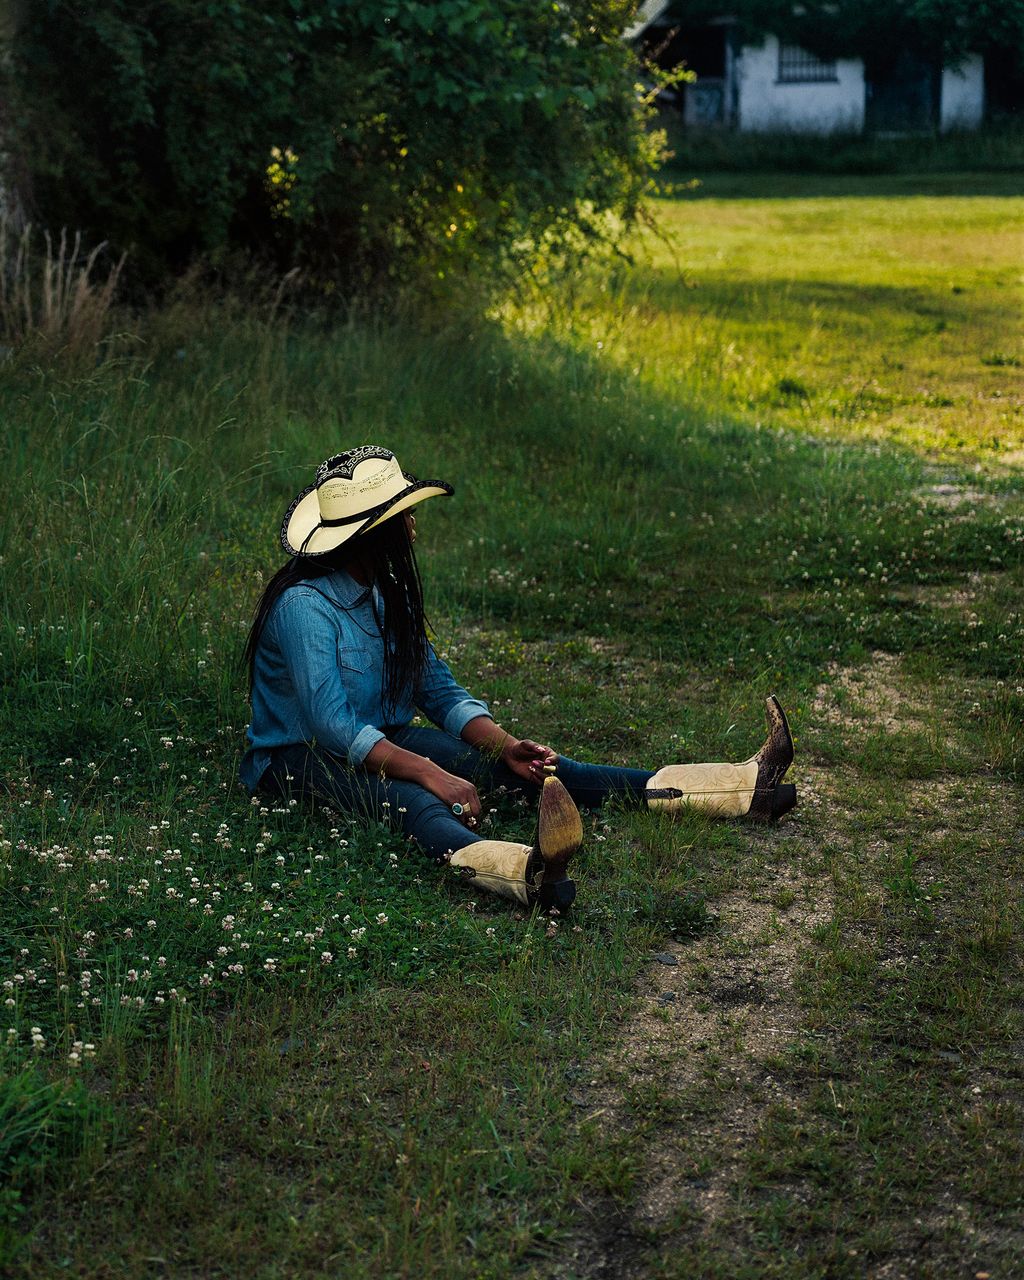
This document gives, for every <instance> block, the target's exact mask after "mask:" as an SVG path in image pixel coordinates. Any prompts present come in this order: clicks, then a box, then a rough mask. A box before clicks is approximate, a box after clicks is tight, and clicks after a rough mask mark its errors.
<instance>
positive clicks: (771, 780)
mask: <svg viewBox="0 0 1024 1280" xmlns="http://www.w3.org/2000/svg"><path fill="white" fill-rule="evenodd" d="M764 706H765V716H766V718H767V720H768V737H767V738H766V739H765V742H764V745H763V746H762V747H761V750H760V751H759V752H758V753H757V755H756V756H755V757H754V760H755V762H756V764H757V782H756V783H755V784H754V795H753V798H752V799H751V803H750V809H749V811H748V813H747V817H749V818H752V819H753V820H754V821H755V822H770V821H772V820H773V819H776V818H781V817H782V815H783V814H784V813H788V812H789V811H790V809H792V808H793V807H794V806H795V805H796V787H794V786H793V785H792V784H791V783H783V782H782V779H783V778H784V777H785V776H786V772H787V770H788V769H789V766H790V765H791V764H792V763H793V735H792V733H791V732H790V728H789V721H788V720H787V718H786V713H785V711H783V709H782V703H781V702H779V700H778V698H777V697H776V696H775V694H774V693H773V694H772V695H771V696H770V697H769V698H766V699H765V704H764Z"/></svg>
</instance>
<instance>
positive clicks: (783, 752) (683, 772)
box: [645, 694, 796, 822]
mask: <svg viewBox="0 0 1024 1280" xmlns="http://www.w3.org/2000/svg"><path fill="white" fill-rule="evenodd" d="M765 713H766V715H767V719H768V737H767V738H766V739H765V742H764V745H763V746H762V747H761V750H760V751H758V752H757V754H756V755H753V756H751V757H750V759H749V760H744V761H743V763H742V764H670V765H667V766H666V767H665V768H664V769H659V770H658V772H657V773H656V774H655V775H654V777H653V778H651V780H650V782H648V784H647V790H646V792H645V795H646V799H647V807H648V808H649V809H662V810H665V811H666V812H668V813H674V812H677V811H678V810H679V809H680V808H681V807H682V806H683V805H690V806H692V807H693V808H695V809H700V810H701V811H703V812H704V813H709V814H714V815H715V816H716V817H720V818H744V817H745V818H750V819H751V820H753V821H755V822H767V821H769V820H770V819H772V818H781V817H782V815H783V814H784V813H788V812H789V810H790V809H792V808H793V806H794V805H795V804H796V787H794V786H792V785H791V784H790V783H784V782H783V781H782V779H783V777H784V776H785V774H786V770H787V769H788V768H789V766H790V765H791V764H792V763H793V737H792V734H791V733H790V731H789V722H788V721H787V719H786V713H785V712H784V711H783V709H782V707H781V705H780V703H779V700H778V698H776V697H775V695H774V694H772V696H771V697H770V698H768V699H767V700H766V701H765Z"/></svg>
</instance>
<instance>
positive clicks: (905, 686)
mask: <svg viewBox="0 0 1024 1280" xmlns="http://www.w3.org/2000/svg"><path fill="white" fill-rule="evenodd" d="M813 716H814V722H815V723H817V724H821V725H825V726H840V725H841V726H844V730H845V731H846V732H849V733H860V732H864V731H868V732H877V731H878V729H879V728H880V727H882V728H885V729H887V730H889V729H896V728H904V727H906V725H907V724H908V723H911V724H913V723H916V722H920V723H926V722H927V721H928V719H929V717H931V718H932V719H933V718H934V703H933V702H931V701H930V700H929V699H928V697H927V693H926V692H924V691H922V692H918V691H916V690H915V688H914V686H913V685H912V684H911V683H909V682H908V681H907V679H906V677H905V676H904V675H903V673H902V672H901V670H900V661H899V659H898V658H896V657H894V656H893V655H891V654H888V653H882V652H878V653H875V654H872V655H871V659H870V661H869V662H868V663H866V664H865V665H863V666H861V667H858V668H841V667H835V668H834V669H832V670H830V671H829V673H828V678H827V679H826V680H825V681H824V682H823V684H822V685H821V686H820V688H819V689H818V690H817V694H816V697H815V699H814V702H813ZM791 776H792V777H795V780H796V782H797V786H798V792H799V796H800V804H799V808H798V809H797V811H796V812H795V814H793V815H791V816H790V817H788V818H787V819H784V820H783V822H782V823H781V824H780V825H779V826H778V827H776V828H773V829H770V830H753V829H752V830H751V832H750V859H749V865H748V867H747V868H746V869H745V870H744V872H743V879H744V886H743V887H742V888H738V889H734V890H731V891H730V892H728V893H726V894H725V895H724V896H722V897H720V898H718V899H717V900H716V901H715V903H714V906H715V909H716V910H717V913H718V927H717V928H716V929H715V930H714V931H712V932H709V933H708V934H707V935H705V936H703V937H701V938H699V939H697V940H696V941H693V942H689V943H681V944H675V943H669V944H666V946H665V949H664V951H663V952H661V953H659V955H658V956H657V957H656V958H654V959H653V960H652V963H651V965H650V967H649V969H648V971H647V974H646V977H645V980H644V982H643V985H642V988H641V990H640V991H639V992H638V994H637V998H636V1003H635V1007H634V1010H633V1012H632V1015H631V1017H630V1018H629V1019H628V1021H627V1023H626V1024H625V1026H624V1027H623V1028H622V1032H621V1036H620V1039H619V1043H618V1046H617V1048H616V1050H615V1052H614V1054H613V1055H612V1057H611V1060H610V1062H609V1063H608V1072H607V1079H608V1081H609V1083H607V1084H603V1085H600V1086H593V1087H591V1089H590V1090H589V1091H583V1092H582V1095H581V1096H579V1097H577V1099H576V1101H577V1105H578V1106H579V1107H580V1109H581V1122H583V1123H585V1122H587V1121H588V1120H589V1121H590V1122H591V1123H595V1124H598V1125H600V1126H602V1127H603V1128H604V1129H605V1130H606V1131H607V1130H612V1131H615V1130H622V1131H627V1130H632V1131H633V1132H635V1131H636V1130H637V1128H640V1129H641V1130H642V1131H643V1133H644V1135H645V1144H646V1145H645V1148H644V1152H643V1168H642V1170H641V1172H640V1175H639V1177H638V1179H637V1191H636V1193H635V1195H634V1197H633V1201H632V1204H631V1206H630V1209H629V1211H628V1212H627V1213H625V1214H623V1213H622V1212H621V1211H616V1209H615V1208H613V1207H612V1206H611V1205H602V1206H598V1207H595V1209H594V1211H593V1216H592V1218H591V1220H590V1225H589V1228H588V1229H586V1230H585V1233H584V1235H583V1236H581V1237H580V1238H578V1239H577V1241H576V1242H575V1245H574V1246H573V1247H572V1248H571V1249H570V1251H569V1256H567V1257H565V1258H563V1259H562V1261H561V1262H560V1264H559V1268H558V1271H557V1274H558V1275H565V1276H572V1277H573V1278H574V1280H576V1278H577V1277H579V1278H580V1280H584V1278H586V1280H590V1278H591V1277H595V1278H596V1277H600V1278H602V1280H603V1278H605V1277H614V1278H615V1280H640V1277H644V1276H646V1275H647V1274H649V1271H650V1264H651V1258H652V1256H653V1255H652V1253H651V1248H652V1242H655V1241H662V1242H663V1244H662V1246H661V1247H662V1250H664V1249H668V1250H672V1249H675V1250H680V1251H685V1252H682V1253H681V1255H680V1263H682V1262H683V1260H684V1258H685V1256H686V1253H687V1252H689V1250H690V1249H691V1248H697V1247H699V1245H700V1244H701V1241H702V1239H704V1240H706V1241H707V1242H708V1243H709V1244H710V1243H711V1240H712V1238H714V1239H715V1240H716V1242H717V1243H720V1241H721V1231H722V1230H723V1229H727V1228H728V1227H729V1226H730V1224H732V1223H734V1222H742V1220H743V1214H744V1210H743V1196H744V1194H746V1193H745V1192H744V1185H745V1183H744V1179H745V1178H747V1177H748V1176H749V1175H748V1174H747V1170H748V1168H749V1160H750V1156H751V1153H752V1151H753V1150H754V1149H755V1148H756V1146H757V1144H758V1143H759V1142H761V1141H762V1140H763V1133H764V1124H765V1119H766V1114H767V1112H768V1111H769V1109H771V1108H772V1107H773V1105H775V1104H779V1105H780V1106H781V1108H782V1109H784V1110H785V1111H789V1112H791V1113H793V1112H796V1111H798V1110H802V1109H803V1107H804V1105H805V1103H806V1099H804V1098H802V1097H801V1096H798V1090H799V1086H798V1085H794V1084H791V1083H789V1081H788V1078H787V1079H786V1080H785V1082H784V1081H783V1080H780V1079H777V1078H776V1075H775V1071H774V1069H773V1063H774V1062H775V1061H776V1060H777V1059H778V1058H779V1057H780V1056H782V1055H783V1054H785V1053H786V1051H787V1050H788V1049H790V1048H792V1047H793V1046H794V1044H795V1043H797V1042H803V1043H806V1042H807V1041H808V1040H809V1039H810V1038H811V1037H813V1036H814V1035H815V1034H817V1033H816V1032H815V1031H814V1030H813V1029H811V1028H810V1027H808V1026H807V1025H805V1023H804V1017H803V1010H802V1008H801V1004H800V999H799V995H798V992H797V982H798V978H799V976H800V973H801V965H802V958H803V952H804V950H805V948H806V947H807V945H808V942H809V939H810V937H811V935H812V933H813V931H814V930H815V929H816V928H817V927H818V926H820V925H823V924H825V923H827V922H828V921H829V920H830V919H831V917H832V912H833V893H834V892H836V889H835V886H834V883H833V878H832V875H831V874H830V872H829V870H828V869H827V867H826V865H825V862H824V860H823V859H822V857H821V850H822V849H823V848H824V847H828V848H829V849H830V850H832V851H833V852H835V851H842V850H843V849H844V848H845V849H851V850H852V849H853V848H854V842H856V847H857V849H858V850H859V851H860V852H859V855H858V856H866V857H869V858H871V859H873V860H874V859H884V858H885V857H886V856H887V854H888V840H887V838H886V837H885V836H882V837H880V839H879V841H877V842H876V844H874V845H871V846H870V848H868V847H866V846H865V844H864V842H863V840H862V838H861V836H860V834H859V828H858V821H857V817H856V814H855V813H854V812H852V811H851V810H850V809H849V808H848V807H847V804H846V803H844V801H845V800H846V797H845V796H844V791H848V790H849V785H848V783H847V781H846V780H845V779H844V777H843V774H842V772H841V771H840V770H838V769H824V768H818V767H814V766H808V765H807V764H802V763H801V760H800V757H799V754H798V759H797V763H796V766H795V767H794V770H793V774H792V775H791ZM1012 794H1013V789H1012V788H1009V787H1008V786H1007V785H1006V784H1004V783H1003V782H1001V781H1000V780H998V779H993V778H981V777H974V778H970V779H965V778H962V777H949V778H940V779H935V780H932V781H929V782H928V783H911V784H909V785H908V788H907V800H908V802H909V807H910V811H911V814H912V815H913V816H914V818H915V829H916V830H918V831H919V832H920V833H921V837H922V841H923V842H924V844H923V845H922V847H924V846H926V845H927V846H935V845H936V844H937V843H938V842H941V841H942V840H944V839H945V837H946V836H947V835H948V834H949V826H950V824H951V823H952V822H953V819H952V818H951V815H953V814H956V815H958V816H957V819H956V822H959V821H960V820H961V818H963V817H967V819H968V820H972V815H973V820H980V821H983V822H984V823H985V824H986V829H987V826H988V824H989V823H991V825H992V826H993V842H994V845H998V844H1000V843H1003V847H1007V846H1006V844H1005V842H1006V841H1007V840H1012V838H1013V833H1012V828H1013V827H1014V825H1015V824H1016V825H1017V826H1020V819H1019V817H1017V816H1016V811H1015V808H1014V806H1013V803H1012ZM996 809H997V810H998V811H999V812H1000V813H1002V814H1004V815H1005V818H1000V819H999V820H998V821H995V822H993V821H992V819H991V815H992V813H993V810H996ZM984 815H989V816H988V817H987V818H986V817H985V816H984ZM997 828H998V829H997ZM868 843H869V844H870V842H868ZM876 846H877V847H876ZM918 879H919V882H920V884H921V887H922V891H923V892H924V893H926V894H927V895H928V899H929V901H931V899H932V897H934V898H935V911H936V916H937V917H939V916H941V914H942V913H943V911H944V910H946V909H953V906H954V905H955V904H947V903H945V902H944V901H943V900H942V898H941V885H940V884H937V883H935V881H937V880H938V879H939V877H938V876H937V875H935V874H934V873H933V872H932V871H931V869H930V867H929V866H928V863H927V860H924V861H923V863H922V865H921V867H920V868H919V874H918ZM869 914H870V913H869ZM913 959H916V957H909V956H908V957H903V956H900V955H892V956H889V957H882V956H879V960H880V962H881V963H883V964H893V965H901V964H904V963H907V962H908V961H910V960H913ZM780 1074H786V1073H780ZM972 1087H973V1088H975V1089H982V1088H984V1089H988V1088H990V1087H991V1082H988V1081H981V1082H980V1084H976V1083H975V1082H973V1081H972ZM972 1099H973V1101H974V1102H975V1103H976V1102H977V1098H974V1096H973V1095H972ZM838 1105H839V1104H838V1102H837V1107H838ZM775 1190H776V1191H778V1190H779V1188H778V1187H777V1186H776V1187H775ZM785 1193H786V1195H787V1196H788V1198H789V1199H790V1201H791V1202H792V1203H794V1204H797V1205H798V1204H799V1203H800V1202H805V1203H806V1202H807V1201H808V1200H809V1196H810V1191H809V1189H808V1188H807V1187H804V1186H801V1185H792V1186H787V1187H786V1188H785ZM950 1197H952V1199H951V1200H950V1205H949V1208H950V1210H952V1209H953V1205H954V1202H955V1200H956V1192H955V1189H954V1190H951V1191H950V1194H949V1197H947V1199H949V1198H950ZM944 1207H945V1205H943V1208H944ZM937 1208H938V1206H937ZM939 1216H940V1217H942V1219H943V1221H942V1223H941V1224H938V1225H937V1224H936V1223H932V1224H930V1225H929V1224H927V1223H922V1224H921V1225H920V1226H919V1227H914V1226H913V1225H912V1224H910V1223H907V1224H903V1225H902V1226H901V1228H900V1230H899V1231H897V1232H896V1233H895V1234H896V1239H897V1240H900V1241H901V1243H900V1244H898V1245H897V1248H896V1251H895V1253H894V1254H891V1255H889V1257H888V1258H887V1259H886V1260H885V1261H884V1263H882V1264H878V1265H876V1267H875V1268H874V1269H873V1270H871V1271H870V1272H868V1271H866V1272H865V1274H866V1275H870V1276H871V1277H872V1280H899V1278H901V1277H910V1276H912V1275H915V1274H917V1270H916V1264H915V1257H918V1256H919V1255H920V1254H921V1252H922V1250H923V1251H924V1252H925V1253H927V1252H929V1251H930V1249H931V1246H927V1245H926V1242H927V1241H928V1240H931V1241H932V1244H933V1245H934V1248H935V1250H937V1253H936V1254H935V1257H936V1259H937V1260H938V1262H939V1267H940V1270H938V1271H935V1272H934V1274H936V1275H938V1274H940V1273H941V1267H942V1266H943V1265H945V1263H946V1262H948V1261H949V1255H948V1251H947V1250H948V1247H949V1244H950V1242H951V1240H952V1239H955V1238H956V1237H957V1236H958V1235H960V1238H963V1237H962V1234H961V1233H960V1230H959V1228H958V1227H957V1226H956V1224H955V1223H953V1221H952V1219H948V1220H947V1215H945V1214H944V1213H940V1215H939ZM954 1216H955V1215H954ZM961 1216H962V1215H961ZM961 1225H962V1224H961ZM903 1226H905V1227H906V1230H903ZM933 1229H934V1231H933ZM970 1230H971V1231H973V1232H975V1235H974V1237H973V1238H974V1239H975V1240H976V1241H978V1242H979V1243H980V1240H981V1236H980V1235H979V1234H977V1232H978V1230H979V1224H974V1226H973V1227H972V1228H971V1229H970ZM968 1235H970V1232H968ZM904 1239H905V1250H904V1247H903V1244H902V1241H903V1240H904ZM943 1241H944V1242H945V1243H943ZM662 1256H665V1255H664V1253H663V1254H662ZM669 1256H671V1254H670V1255H669Z"/></svg>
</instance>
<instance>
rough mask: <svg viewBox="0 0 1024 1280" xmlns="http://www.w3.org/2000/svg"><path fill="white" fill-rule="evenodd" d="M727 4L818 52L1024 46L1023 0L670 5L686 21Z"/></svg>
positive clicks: (745, 22) (874, 57) (751, 33)
mask: <svg viewBox="0 0 1024 1280" xmlns="http://www.w3.org/2000/svg"><path fill="white" fill-rule="evenodd" d="M726 11H727V12H728V13H729V14H730V15H732V16H734V17H735V18H736V19H737V20H738V21H739V22H740V24H741V26H742V28H743V32H744V34H745V35H746V36H748V37H750V38H757V37H759V36H763V35H764V34H765V33H767V32H771V33H772V34H774V35H777V36H779V37H780V38H781V39H783V40H786V41H787V42H792V43H794V44H799V45H802V46H803V47H804V48H806V49H809V50H811V51H813V52H814V53H816V54H818V55H819V57H822V58H835V57H861V58H863V59H864V61H865V62H866V63H868V64H871V63H877V62H878V60H879V59H884V58H885V56H886V55H887V54H888V53H890V52H894V51H896V50H898V49H900V48H911V49H913V50H914V51H915V52H916V53H918V54H919V55H920V56H921V57H923V58H927V59H929V60H933V61H938V62H941V63H942V64H944V65H955V64H956V63H957V62H958V61H959V60H960V59H961V58H963V56H964V55H965V54H966V53H968V52H972V51H974V52H981V53H983V52H985V51H986V50H987V49H989V48H999V47H1006V46H1010V47H1012V48H1016V49H1024V0H798V2H794V0H735V3H730V4H727V5H715V4H709V3H707V2H706V0H674V3H673V4H672V5H671V7H670V9H669V13H670V14H671V15H673V16H675V17H678V18H679V19H680V20H683V21H686V22H688V23H691V22H692V23H699V22H704V21H707V20H708V19H709V18H712V17H715V16H719V15H721V14H722V13H723V12H726Z"/></svg>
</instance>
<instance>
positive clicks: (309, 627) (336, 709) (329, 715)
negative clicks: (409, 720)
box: [274, 590, 468, 766]
mask: <svg viewBox="0 0 1024 1280" xmlns="http://www.w3.org/2000/svg"><path fill="white" fill-rule="evenodd" d="M274 623H275V629H276V633H277V634H276V638H277V642H278V647H279V648H280V651H281V655H282V657H283V659H284V663H285V666H286V668H287V671H288V676H289V678H290V680H291V682H292V686H293V690H294V694H295V699H296V702H297V704H298V707H299V712H300V716H301V720H302V731H303V737H304V738H305V740H306V741H307V742H314V741H315V742H318V743H320V745H322V746H323V747H325V748H326V749H327V750H328V751H331V752H333V753H334V754H335V755H339V756H344V757H345V758H346V759H347V760H348V761H349V763H350V764H352V765H354V766H358V765H361V764H362V763H363V760H364V759H365V758H366V755H367V753H368V752H369V751H370V749H371V748H372V747H373V745H374V743H376V742H379V741H380V740H381V739H382V738H383V737H384V734H383V733H382V732H381V731H380V729H378V728H377V727H376V726H375V725H372V724H368V723H366V721H365V719H362V718H361V717H359V716H358V715H356V713H355V711H354V709H353V707H352V702H351V700H350V698H349V695H348V692H347V690H346V688H345V680H344V669H343V667H342V666H341V665H340V663H339V639H340V636H339V630H338V623H337V618H336V612H335V610H334V609H333V608H332V606H331V605H330V604H329V603H328V602H327V601H325V600H324V599H323V598H322V596H320V595H319V594H318V593H316V592H313V591H302V590H293V591H289V592H286V593H285V595H284V596H282V597H281V601H280V603H279V605H278V607H277V610H276V611H275V615H274ZM467 696H468V695H467Z"/></svg>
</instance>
